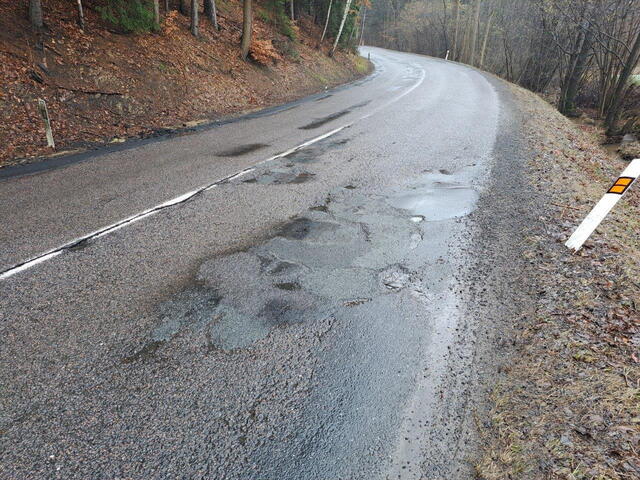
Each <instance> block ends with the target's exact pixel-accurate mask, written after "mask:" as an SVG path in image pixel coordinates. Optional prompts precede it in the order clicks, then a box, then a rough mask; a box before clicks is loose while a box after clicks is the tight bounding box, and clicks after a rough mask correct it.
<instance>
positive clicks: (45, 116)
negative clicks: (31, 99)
mask: <svg viewBox="0 0 640 480" xmlns="http://www.w3.org/2000/svg"><path fill="white" fill-rule="evenodd" d="M38 110H39V111H40V115H41V116H42V119H43V120H44V129H45V131H46V133H47V146H49V147H51V148H53V149H54V150H55V149H56V144H55V142H54V141H53V132H52V131H51V121H50V120H49V111H48V110H47V104H46V102H45V101H44V100H42V99H40V100H38Z"/></svg>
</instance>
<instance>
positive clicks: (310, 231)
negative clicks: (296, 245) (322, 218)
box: [278, 217, 338, 240]
mask: <svg viewBox="0 0 640 480" xmlns="http://www.w3.org/2000/svg"><path fill="white" fill-rule="evenodd" d="M337 229H338V225H336V224H334V223H329V222H319V221H316V220H311V219H309V218H305V217H302V218H296V219H295V220H293V221H292V222H289V223H287V224H285V225H284V226H283V227H281V228H280V230H279V231H278V236H280V237H283V238H288V239H290V240H303V239H305V238H307V237H309V236H312V235H313V236H315V235H319V234H322V233H325V232H333V231H335V230H337Z"/></svg>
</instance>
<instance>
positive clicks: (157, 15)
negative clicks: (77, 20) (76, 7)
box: [78, 0, 160, 28]
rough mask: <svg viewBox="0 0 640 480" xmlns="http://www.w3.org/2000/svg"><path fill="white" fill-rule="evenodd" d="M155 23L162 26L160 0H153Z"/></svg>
mask: <svg viewBox="0 0 640 480" xmlns="http://www.w3.org/2000/svg"><path fill="white" fill-rule="evenodd" d="M78 1H79V0H78ZM153 23H155V24H156V28H157V27H160V0H153Z"/></svg>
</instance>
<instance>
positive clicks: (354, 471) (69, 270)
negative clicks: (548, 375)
mask: <svg viewBox="0 0 640 480" xmlns="http://www.w3.org/2000/svg"><path fill="white" fill-rule="evenodd" d="M367 52H370V53H371V59H372V61H374V63H375V66H376V73H375V74H374V75H372V76H371V77H369V78H367V79H365V80H364V81H361V82H358V83H356V84H352V85H350V86H348V87H346V88H342V89H337V90H336V91H334V92H332V94H331V95H330V96H324V97H318V96H316V97H311V98H309V99H308V101H303V102H299V104H298V105H297V106H295V108H286V109H282V110H281V111H279V112H276V113H273V114H272V115H265V116H257V117H254V118H249V119H245V120H242V121H238V122H235V123H233V124H229V125H226V126H222V127H218V128H210V129H203V130H200V131H198V132H196V133H194V134H193V135H187V136H183V137H179V138H175V139H171V140H165V141H158V142H153V143H149V144H146V145H142V146H138V147H136V148H134V149H129V150H120V151H113V152H107V153H102V154H100V155H88V156H87V157H86V158H81V159H79V160H81V161H78V162H76V163H72V164H70V165H68V166H66V167H65V168H63V169H56V170H49V171H43V172H42V173H39V174H37V175H32V176H22V177H20V176H17V177H14V178H9V179H7V180H4V181H2V182H0V197H1V199H2V200H1V201H0V204H1V206H0V210H1V211H0V214H1V216H2V223H3V229H2V233H0V235H1V236H2V238H1V242H0V244H1V249H0V262H1V263H0V271H3V272H10V273H11V274H10V275H9V274H7V275H6V276H5V278H3V279H2V280H0V298H1V299H2V300H1V308H0V329H1V338H2V341H1V343H0V359H1V361H0V375H1V378H2V389H0V442H1V445H2V462H1V464H0V478H7V479H9V478H10V479H14V478H15V479H18V478H20V479H27V478H65V479H69V478H78V479H85V478H127V479H129V478H130V479H137V478H145V479H148V478H211V479H223V478H224V479H274V480H275V479H278V480H285V479H291V480H294V479H367V480H368V479H375V478H380V479H385V478H403V479H404V478H406V479H431V478H433V479H436V478H447V479H453V478H470V475H471V473H470V472H471V468H472V467H471V464H472V455H473V451H472V450H473V449H472V445H473V439H472V437H473V434H472V430H473V429H472V423H473V421H472V419H471V417H472V411H473V405H472V404H473V399H472V397H473V391H474V389H473V384H474V382H475V381H476V377H477V375H476V374H477V370H478V369H480V370H481V369H483V368H485V365H481V364H478V362H479V360H478V358H477V355H478V348H479V347H478V344H481V343H482V340H481V339H478V330H477V328H478V325H479V324H481V323H482V321H481V319H478V318H477V316H474V315H473V308H472V306H470V304H469V298H470V297H469V296H468V295H467V294H466V292H469V291H471V290H479V291H481V290H482V289H483V288H484V286H485V284H484V281H485V279H483V278H482V276H481V275H478V276H475V277H474V276H473V275H469V274H468V273H469V270H470V265H471V264H472V261H473V258H474V256H475V255H477V250H476V248H475V244H476V243H477V242H478V239H479V236H481V235H483V231H485V230H486V229H487V228H488V229H489V230H490V229H491V228H490V226H489V227H486V228H485V226H482V225H480V218H483V219H486V218H487V217H491V215H490V212H488V211H487V210H486V209H487V208H489V207H488V206H486V202H485V203H483V198H485V197H486V196H487V195H489V194H490V192H491V190H492V189H493V188H496V187H494V186H493V185H494V184H496V183H497V184H498V187H499V188H506V185H505V184H504V182H508V181H509V179H510V178H511V177H509V176H505V175H504V172H505V171H508V172H510V173H509V175H511V176H516V177H517V172H518V169H519V168H520V167H519V166H518V164H517V161H514V160H506V157H509V155H505V152H504V151H503V150H504V148H507V149H508V148H515V147H514V145H515V142H517V132H513V131H511V130H510V129H509V127H507V126H505V124H506V123H508V122H505V117H506V116H508V115H510V113H509V112H510V108H511V107H510V106H509V101H510V100H509V98H508V93H506V92H503V91H502V90H501V87H500V85H499V83H498V82H497V81H494V80H489V79H488V78H486V77H485V76H483V75H482V74H481V73H479V72H477V71H475V70H472V69H469V68H466V67H463V66H461V65H457V64H454V63H448V62H444V61H440V60H436V59H430V58H427V57H422V56H416V55H409V54H401V53H397V52H392V51H387V50H381V49H374V48H371V49H369V48H367V49H365V54H366V53H367ZM318 98H322V99H323V101H321V102H320V101H315V100H318ZM340 127H345V128H343V129H341V130H338V129H339V128H340ZM329 132H332V133H331V134H329V135H325V134H328V133H329ZM498 132H500V133H498ZM320 137H322V138H320ZM503 143H507V144H510V145H511V147H508V146H507V147H500V148H499V147H498V146H497V145H499V144H503ZM296 147H297V148H296ZM512 157H517V156H516V155H513V156H512ZM236 173H241V175H236ZM203 187H206V188H203ZM187 192H193V194H192V195H191V196H189V197H188V198H187V197H184V198H182V197H180V195H185V194H186V193H187ZM172 198H181V201H179V202H175V203H173V204H170V205H169V206H166V207H162V208H156V207H157V206H158V205H163V204H164V202H167V201H168V200H170V199H172ZM147 211H151V213H149V214H148V215H147V214H146V213H143V214H142V215H140V213H141V212H147ZM127 218H134V219H135V221H131V222H127V223H124V224H121V223H118V222H122V220H123V219H127ZM109 225H117V227H114V228H112V229H111V230H109V232H108V233H107V234H98V235H88V234H90V233H91V232H98V231H100V229H101V228H104V227H105V226H109ZM77 239H83V240H82V241H81V242H78V241H77ZM74 240H76V241H75V243H74ZM64 245H73V248H66V247H64V248H59V247H61V246H64ZM56 248H59V250H58V254H56V255H55V256H53V257H51V258H46V259H44V260H43V261H40V262H36V263H33V264H30V263H28V262H29V261H30V259H34V258H40V257H38V255H41V254H43V253H46V252H48V251H51V250H52V249H56ZM25 262H26V263H25ZM18 265H27V266H28V268H22V269H21V270H19V271H15V272H13V271H12V270H11V269H12V268H15V267H16V266H18Z"/></svg>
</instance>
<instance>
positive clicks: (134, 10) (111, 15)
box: [96, 0, 158, 33]
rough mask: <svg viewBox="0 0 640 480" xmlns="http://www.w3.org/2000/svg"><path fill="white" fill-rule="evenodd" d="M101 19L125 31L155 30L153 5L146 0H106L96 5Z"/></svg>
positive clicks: (141, 31)
mask: <svg viewBox="0 0 640 480" xmlns="http://www.w3.org/2000/svg"><path fill="white" fill-rule="evenodd" d="M96 9H97V10H98V12H99V13H100V16H101V17H102V19H103V20H105V21H107V22H109V23H111V24H112V25H113V26H114V27H116V28H117V29H118V30H121V31H123V32H125V33H143V32H151V31H153V30H156V29H157V28H158V26H157V25H156V24H155V21H154V18H153V7H152V5H151V4H150V3H149V2H148V1H146V0H108V1H107V4H106V5H105V6H103V7H96Z"/></svg>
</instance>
